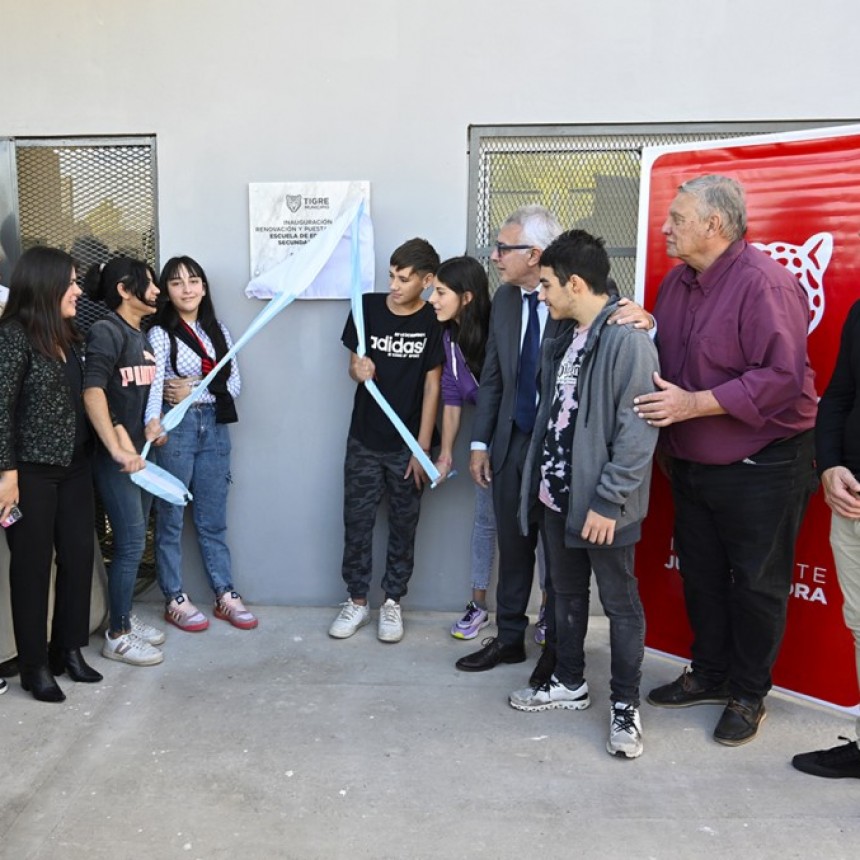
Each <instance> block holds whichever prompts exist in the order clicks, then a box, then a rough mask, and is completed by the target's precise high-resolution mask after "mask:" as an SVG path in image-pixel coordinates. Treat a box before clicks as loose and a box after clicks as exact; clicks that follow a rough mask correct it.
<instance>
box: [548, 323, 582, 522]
mask: <svg viewBox="0 0 860 860" xmlns="http://www.w3.org/2000/svg"><path fill="white" fill-rule="evenodd" d="M587 337H588V329H587V328H586V329H577V330H576V331H574V335H573V340H572V341H571V343H570V346H569V347H568V348H567V352H565V354H564V358H562V360H561V364H560V365H559V366H558V375H557V376H556V380H555V394H554V395H553V398H552V405H551V406H550V413H549V425H548V426H547V431H546V436H544V440H543V454H542V456H541V467H540V472H541V482H540V490H539V496H538V497H539V498H540V500H541V501H542V502H543V503H544V504H545V505H546V506H547V507H548V508H550V510H553V511H557V512H558V513H560V514H567V502H568V498H569V496H570V480H571V469H570V456H571V449H572V447H573V431H574V427H575V426H576V413H577V410H578V409H579V369H580V367H581V365H582V357H583V354H584V353H585V340H586V338H587Z"/></svg>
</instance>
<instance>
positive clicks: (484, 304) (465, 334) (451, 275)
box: [436, 257, 490, 379]
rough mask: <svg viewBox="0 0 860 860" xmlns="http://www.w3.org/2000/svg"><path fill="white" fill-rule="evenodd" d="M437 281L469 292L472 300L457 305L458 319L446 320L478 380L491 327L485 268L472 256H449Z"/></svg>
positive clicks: (452, 288) (437, 273) (488, 291)
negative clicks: (459, 305)
mask: <svg viewBox="0 0 860 860" xmlns="http://www.w3.org/2000/svg"><path fill="white" fill-rule="evenodd" d="M436 280H437V281H439V282H440V283H442V284H444V285H445V286H446V287H448V289H449V290H453V291H454V292H455V293H457V294H459V295H460V296H462V295H463V294H464V293H471V294H472V300H471V301H470V302H468V303H464V304H462V305H461V307H460V319H459V322H454V321H453V320H451V321H450V322H448V323H446V325H447V326H448V328H449V330H450V332H451V340H453V341H454V342H455V343H456V344H457V345H458V346H459V347H460V350H461V351H462V353H463V357H464V358H465V359H466V363H467V364H468V365H469V370H471V371H472V373H474V374H475V379H480V376H481V367H482V366H483V364H484V355H485V354H486V351H487V334H488V332H489V329H490V286H489V282H488V280H487V273H486V272H485V271H484V267H483V266H482V265H481V264H480V263H479V262H478V261H477V260H476V259H475V258H474V257H452V258H451V259H450V260H445V262H444V263H442V264H441V265H440V266H439V269H438V270H437V272H436Z"/></svg>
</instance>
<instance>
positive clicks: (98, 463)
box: [93, 445, 152, 633]
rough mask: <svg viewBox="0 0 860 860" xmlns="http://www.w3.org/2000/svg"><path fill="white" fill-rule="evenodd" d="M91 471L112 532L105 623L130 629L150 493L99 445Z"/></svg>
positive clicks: (115, 630)
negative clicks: (111, 552)
mask: <svg viewBox="0 0 860 860" xmlns="http://www.w3.org/2000/svg"><path fill="white" fill-rule="evenodd" d="M93 475H94V477H95V481H96V486H97V487H98V490H99V494H100V495H101V499H102V504H103V505H104V507H105V511H106V512H107V515H108V519H109V520H110V527H111V533H112V535H113V558H112V559H111V562H110V565H108V569H107V572H108V605H109V607H110V623H109V627H110V632H111V633H122V632H124V631H127V630H130V629H131V621H130V618H129V617H130V615H131V604H132V600H133V599H134V584H135V582H136V581H137V571H138V568H139V567H140V560H141V558H142V557H143V550H144V547H145V546H146V523H147V520H148V519H149V510H150V508H151V506H152V496H151V495H150V494H149V493H146V492H144V491H143V490H141V489H140V487H138V486H137V484H134V483H132V480H131V478H130V477H129V476H128V475H127V474H125V473H123V472H120V470H119V466H118V465H117V464H116V463H115V462H114V460H113V458H112V457H111V456H110V454H108V452H107V451H106V450H105V449H104V448H103V447H102V446H101V445H99V446H98V447H97V449H96V454H95V457H94V459H93Z"/></svg>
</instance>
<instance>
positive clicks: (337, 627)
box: [328, 597, 370, 639]
mask: <svg viewBox="0 0 860 860" xmlns="http://www.w3.org/2000/svg"><path fill="white" fill-rule="evenodd" d="M341 606H342V607H343V609H341V610H340V614H339V615H338V616H337V618H335V620H334V621H332V624H331V627H329V629H328V635H329V636H331V637H332V638H333V639H349V637H350V636H352V634H353V633H355V631H356V630H358V628H359V627H364V625H365V624H367V623H368V622H369V621H370V607H369V606H368V605H367V604H366V603H365V604H364V606H361V605H359V604H358V603H353V602H352V598H351V597H350V598H349V600H347V601H346V603H342V604H341Z"/></svg>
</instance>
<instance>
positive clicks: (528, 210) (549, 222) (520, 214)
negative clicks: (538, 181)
mask: <svg viewBox="0 0 860 860" xmlns="http://www.w3.org/2000/svg"><path fill="white" fill-rule="evenodd" d="M502 226H503V227H513V226H516V227H519V228H520V229H521V231H522V233H521V241H522V243H523V244H524V245H525V244H528V245H532V246H533V247H535V248H540V250H541V251H543V249H544V248H546V247H547V246H548V245H549V244H550V243H551V242H553V241H554V240H555V239H556V238H558V237H559V236H560V235H561V234H562V228H561V224H559V223H558V219H557V218H556V217H555V215H553V214H552V212H550V211H549V209H547V208H546V207H544V206H539V205H537V204H536V203H535V204H532V205H531V206H522V207H520V208H519V209H517V210H516V211H515V212H512V213H511V214H510V215H509V216H508V217H507V218H506V219H505V223H504V224H503V225H502Z"/></svg>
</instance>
